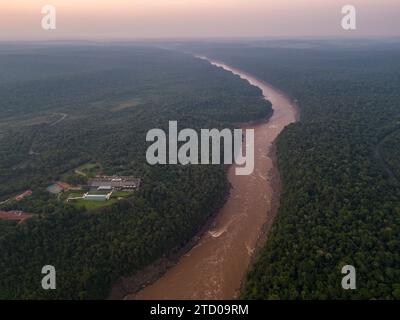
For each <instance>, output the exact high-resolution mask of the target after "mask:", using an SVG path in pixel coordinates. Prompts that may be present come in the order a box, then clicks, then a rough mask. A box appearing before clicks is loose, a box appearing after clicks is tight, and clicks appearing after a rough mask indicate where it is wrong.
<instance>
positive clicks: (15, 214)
mask: <svg viewBox="0 0 400 320" xmlns="http://www.w3.org/2000/svg"><path fill="white" fill-rule="evenodd" d="M31 217H32V214H29V213H25V212H23V211H0V219H3V220H15V221H18V223H22V222H24V221H25V220H27V219H29V218H31Z"/></svg>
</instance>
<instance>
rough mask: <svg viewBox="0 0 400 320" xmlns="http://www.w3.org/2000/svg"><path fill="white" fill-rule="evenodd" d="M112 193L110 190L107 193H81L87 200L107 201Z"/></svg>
mask: <svg viewBox="0 0 400 320" xmlns="http://www.w3.org/2000/svg"><path fill="white" fill-rule="evenodd" d="M111 195H112V192H110V193H108V194H89V193H85V194H84V195H83V200H88V201H107V200H110V197H111Z"/></svg>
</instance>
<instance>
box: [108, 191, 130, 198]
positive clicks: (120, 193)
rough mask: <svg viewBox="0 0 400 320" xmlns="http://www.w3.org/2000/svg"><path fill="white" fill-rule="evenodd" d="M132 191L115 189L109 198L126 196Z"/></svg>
mask: <svg viewBox="0 0 400 320" xmlns="http://www.w3.org/2000/svg"><path fill="white" fill-rule="evenodd" d="M133 193H134V192H131V191H115V192H113V193H112V196H111V198H127V197H129V196H131V195H133Z"/></svg>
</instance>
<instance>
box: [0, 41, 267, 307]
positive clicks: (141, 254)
mask: <svg viewBox="0 0 400 320" xmlns="http://www.w3.org/2000/svg"><path fill="white" fill-rule="evenodd" d="M68 53H69V54H70V55H72V57H71V56H70V55H69V54H68ZM49 55H50V56H51V58H50V59H51V60H54V59H55V60H56V61H57V63H60V68H61V70H64V66H65V65H68V64H70V63H72V62H71V61H72V60H71V59H73V63H74V64H75V68H71V70H72V71H73V74H71V72H69V73H68V74H67V75H63V74H61V75H59V74H57V72H56V70H54V66H53V65H51V67H49V68H50V69H49V70H48V69H46V67H44V74H46V73H47V74H48V77H47V78H43V75H42V76H41V77H40V79H38V80H37V81H33V80H32V79H30V76H29V75H26V78H27V79H28V80H26V81H25V80H24V79H21V80H20V81H19V82H18V84H15V83H11V82H10V83H8V84H7V86H9V87H10V88H11V87H13V85H15V86H16V87H14V88H15V90H17V88H18V90H20V94H19V96H15V90H11V89H10V90H5V89H4V88H5V87H4V86H3V89H4V90H3V91H2V94H4V95H7V92H9V96H6V97H5V98H4V100H3V103H0V114H1V113H2V114H4V117H6V118H7V117H8V119H13V122H10V121H7V123H8V125H7V127H4V126H3V127H2V128H3V130H2V132H1V133H2V134H1V135H0V139H1V140H0V146H1V148H2V150H6V151H7V152H5V153H3V152H2V153H1V158H0V173H1V174H0V196H2V197H3V198H7V197H8V196H9V195H10V194H13V193H15V192H17V191H19V190H21V189H25V188H28V187H29V188H32V189H33V191H34V194H33V196H32V197H31V198H27V199H25V200H23V201H21V202H20V203H18V204H17V205H15V204H13V206H14V208H16V207H18V208H20V209H24V210H26V211H29V212H33V213H36V217H34V218H32V219H30V220H28V221H26V222H25V223H23V224H20V225H18V226H17V227H12V226H9V225H4V226H2V225H0V228H1V232H3V230H4V232H3V234H2V236H1V237H0V252H1V259H0V270H1V271H0V298H2V299H10V298H19V299H28V298H34V299H36V298H55V299H61V298H62V299H89V298H92V299H93V298H94V299H100V298H106V297H107V295H108V293H109V290H110V286H111V284H112V283H113V282H115V281H116V280H117V279H118V278H119V277H121V276H127V275H132V274H134V273H135V271H137V270H139V269H140V268H143V267H145V266H146V265H148V264H149V263H151V262H153V261H154V260H156V259H158V258H160V257H162V256H163V255H165V254H167V253H168V252H169V251H170V250H172V249H173V248H176V247H179V246H181V245H183V244H185V243H186V242H187V241H188V240H189V239H190V238H191V237H192V236H193V235H194V234H195V232H196V231H197V230H198V229H199V228H200V227H201V226H202V225H203V224H204V222H205V220H206V219H207V218H208V217H209V216H210V215H211V214H212V213H213V212H215V210H216V209H217V208H218V207H219V206H221V204H222V203H223V202H224V200H225V198H226V195H227V193H228V191H229V185H228V182H227V179H226V175H225V171H224V168H223V167H222V166H219V165H218V166H212V165H210V166H178V165H171V166H159V167H150V166H148V165H147V164H146V161H145V151H146V149H147V147H148V144H147V143H146V140H145V136H146V133H147V131H148V130H149V129H152V128H164V129H167V128H168V121H169V120H177V121H178V125H179V128H180V129H183V128H187V127H189V128H194V129H199V128H223V127H233V126H234V124H235V123H238V122H246V121H249V120H257V119H261V118H265V117H268V116H270V115H271V112H272V110H271V106H270V105H269V104H268V103H266V102H265V101H264V100H263V99H262V96H261V92H260V90H259V89H258V88H255V87H252V86H250V85H249V84H248V83H247V82H245V81H243V80H241V79H240V78H239V77H235V76H233V75H231V74H229V73H226V72H224V71H222V70H219V69H218V68H215V67H213V66H210V65H209V64H208V63H207V62H205V61H202V60H200V59H194V58H193V57H191V56H189V55H184V54H178V53H173V52H169V51H164V50H158V49H143V48H119V49H115V48H114V49H108V48H102V49H101V50H100V49H98V48H97V49H96V50H93V49H91V48H88V49H85V48H82V49H80V50H77V49H76V48H75V49H74V48H72V49H68V47H67V48H62V53H61V52H60V50H58V51H57V50H54V49H53V50H49V49H46V50H43V51H42V52H41V53H40V54H39V53H36V58H35V59H34V61H38V63H39V65H41V64H42V63H41V61H42V60H41V59H48V56H49ZM60 55H61V56H63V59H61V58H60ZM6 58H7V59H10V58H9V57H6ZM1 59H2V57H1V55H0V60H1ZM60 59H61V61H60ZM92 59H93V60H94V61H99V60H100V62H99V63H98V64H96V65H93V63H92V62H88V61H91V60H92ZM16 61H17V60H16ZM30 61H32V59H28V60H27V61H20V63H21V64H22V65H29V66H30V63H31V62H30ZM35 63H36V62H35ZM86 63H88V65H86ZM43 64H45V63H43ZM79 64H80V65H82V74H80V73H79V71H77V70H76V69H77V68H76V65H79ZM121 65H123V68H121ZM89 67H90V68H89ZM16 68H17V67H16ZM87 69H91V70H87ZM28 70H29V68H28ZM64 71H65V70H64ZM21 74H22V73H21ZM35 74H36V73H34V72H33V75H35ZM33 75H32V77H33ZM50 83H51V85H50V88H51V91H52V92H46V93H45V95H43V96H42V93H43V90H44V88H47V84H50ZM0 90H1V89H0ZM86 93H87V94H86ZM27 97H29V100H27V99H26V98H27ZM31 98H32V102H30V101H31ZM13 99H14V100H15V106H16V111H18V112H20V113H17V114H15V115H12V112H10V108H11V106H10V104H9V103H10V101H13ZM5 101H6V102H5ZM32 103H34V106H35V107H33V105H32ZM13 105H14V104H13ZM52 113H65V114H67V115H68V117H67V118H65V119H64V120H63V121H61V122H60V123H58V124H57V125H55V126H52V125H51V124H49V123H47V122H46V123H44V121H43V120H42V118H43V115H49V114H52ZM4 124H5V123H4ZM10 124H12V125H10ZM5 125H6V124H5ZM4 128H6V129H4ZM18 132H19V134H16V133H18ZM30 150H32V151H34V154H29V153H30V152H29V151H30ZM89 161H91V162H96V163H98V164H99V165H100V166H101V168H102V169H103V171H104V173H105V174H121V175H135V176H139V177H141V178H142V179H143V186H142V188H141V189H140V190H139V191H138V192H137V193H136V194H135V196H134V197H133V198H132V199H129V200H125V201H121V202H119V203H118V204H116V205H113V206H110V207H106V208H103V209H100V210H98V211H91V212H83V211H81V210H78V209H75V208H73V207H71V206H69V205H67V204H63V203H60V202H58V201H57V199H56V198H55V197H51V196H50V195H49V194H48V193H46V192H45V190H44V188H45V187H46V186H47V185H48V184H49V183H51V182H52V181H54V180H56V179H59V178H60V177H62V176H63V175H65V174H68V173H69V172H71V171H72V170H73V169H74V168H76V167H78V166H80V165H82V164H84V163H87V162H89ZM6 206H7V205H6ZM48 264H50V265H54V266H55V267H56V270H57V290H51V291H44V290H42V288H41V285H40V283H41V280H40V279H41V277H42V276H43V275H42V274H41V268H42V267H43V266H44V265H48Z"/></svg>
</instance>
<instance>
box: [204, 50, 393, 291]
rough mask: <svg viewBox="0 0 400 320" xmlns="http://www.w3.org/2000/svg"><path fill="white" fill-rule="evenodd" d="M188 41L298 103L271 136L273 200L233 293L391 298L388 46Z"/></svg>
mask: <svg viewBox="0 0 400 320" xmlns="http://www.w3.org/2000/svg"><path fill="white" fill-rule="evenodd" d="M196 49H197V50H202V51H203V52H205V53H206V54H209V55H211V56H213V57H215V58H218V59H221V60H223V61H225V62H227V63H231V64H233V65H235V66H237V67H240V68H242V69H244V70H246V71H248V72H250V73H252V74H255V75H257V76H258V77H259V78H261V79H264V80H266V81H268V82H270V83H272V84H274V85H275V86H277V87H278V88H281V89H283V90H284V91H286V92H288V93H289V94H290V95H291V96H292V97H293V98H296V99H298V100H299V104H300V109H301V121H300V122H299V123H296V124H293V125H290V126H289V127H288V128H287V129H285V130H284V132H283V133H282V134H281V135H280V136H279V138H278V141H277V150H278V151H277V152H278V162H279V170H280V172H281V176H282V180H283V192H282V195H281V205H280V209H279V213H278V216H277V218H276V220H275V222H274V225H273V228H272V231H271V232H270V235H269V237H268V240H267V243H266V245H265V247H264V248H263V250H262V252H261V254H260V256H259V257H258V260H257V262H256V263H255V265H254V266H253V267H252V268H251V270H250V271H249V273H248V276H247V279H246V283H245V285H244V288H243V290H242V298H245V299H349V298H350V299H400V184H399V183H398V182H396V181H393V179H391V178H390V176H389V175H388V172H387V170H385V167H384V166H382V162H381V161H380V160H379V156H378V155H379V152H381V153H382V154H383V157H384V159H385V162H387V164H388V165H389V166H390V168H391V170H393V172H396V174H398V168H399V164H400V154H399V150H400V148H399V146H400V144H399V141H398V137H399V135H398V132H396V131H395V130H398V129H400V128H399V123H400V122H399V120H400V109H399V105H400V91H399V88H400V58H399V57H400V54H399V53H400V52H398V49H397V51H396V52H394V49H391V50H385V48H379V49H371V50H357V49H354V48H353V49H352V50H345V49H338V48H336V49H332V50H325V49H323V48H318V49H282V48H261V47H258V48H254V46H253V48H244V47H242V48H241V47H240V46H238V45H235V46H233V45H232V46H228V47H223V46H221V47H220V48H219V49H217V50H216V49H211V48H206V47H205V46H202V47H197V48H196ZM396 128H398V129H396ZM390 132H394V133H392V134H391V135H390V136H388V133H390ZM385 137H387V138H386V140H385V141H384V142H383V144H382V139H384V138H385ZM377 149H379V150H380V151H379V150H377ZM377 151H379V152H378V153H377ZM344 265H353V266H354V267H355V268H356V271H357V290H343V289H342V287H341V280H342V277H344V275H343V274H342V273H341V270H342V267H343V266H344Z"/></svg>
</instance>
